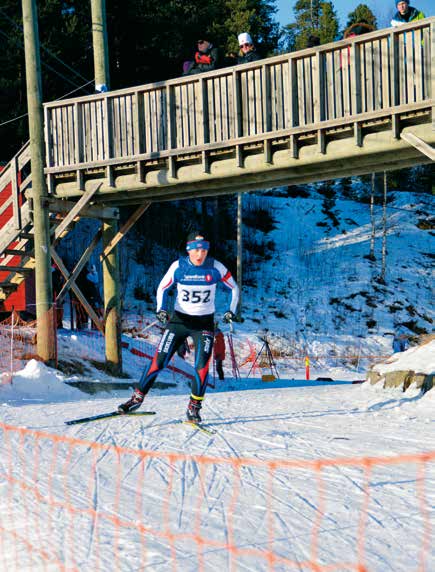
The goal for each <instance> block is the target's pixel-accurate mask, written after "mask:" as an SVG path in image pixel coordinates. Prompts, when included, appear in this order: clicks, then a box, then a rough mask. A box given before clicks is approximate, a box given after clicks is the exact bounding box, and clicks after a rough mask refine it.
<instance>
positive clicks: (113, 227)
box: [103, 220, 122, 375]
mask: <svg viewBox="0 0 435 572" xmlns="http://www.w3.org/2000/svg"><path fill="white" fill-rule="evenodd" d="M117 232H118V222H117V221H114V220H109V221H104V224H103V250H105V249H106V248H107V247H108V245H109V244H110V243H111V241H112V240H113V238H114V237H115V236H116V233H117ZM103 284H104V319H105V323H106V328H105V336H106V364H107V366H108V368H109V370H110V371H111V373H113V374H114V375H116V374H120V373H121V372H122V351H121V305H120V297H119V290H120V288H119V261H118V248H114V249H113V250H112V251H111V252H110V253H109V254H108V255H107V256H106V257H105V258H104V260H103Z"/></svg>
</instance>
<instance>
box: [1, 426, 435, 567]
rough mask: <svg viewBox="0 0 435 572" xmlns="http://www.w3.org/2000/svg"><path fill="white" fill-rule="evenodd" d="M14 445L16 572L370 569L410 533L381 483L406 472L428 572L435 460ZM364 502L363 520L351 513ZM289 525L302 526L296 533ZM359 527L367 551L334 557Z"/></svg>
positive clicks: (6, 524) (8, 500) (6, 482)
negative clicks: (387, 542)
mask: <svg viewBox="0 0 435 572" xmlns="http://www.w3.org/2000/svg"><path fill="white" fill-rule="evenodd" d="M0 444H1V459H2V462H1V463H0V483H2V495H1V497H0V510H1V515H2V517H1V519H0V569H2V570H8V571H15V570H22V569H29V570H30V569H32V570H33V569H35V570H36V569H38V570H40V569H41V570H74V571H75V570H77V571H79V570H80V571H82V570H93V571H94V570H95V571H98V570H101V571H104V572H109V571H111V570H146V569H152V570H154V569H161V570H174V571H175V570H180V571H183V572H184V570H207V569H216V567H218V566H220V567H221V568H222V569H228V570H234V571H235V570H241V569H255V570H295V571H296V570H297V571H301V570H302V571H305V570H306V571H314V572H330V571H331V572H332V571H335V570H337V571H338V570H349V571H358V572H368V571H369V570H371V566H370V552H369V550H367V545H368V544H369V543H370V542H371V540H372V538H371V537H372V535H373V534H374V535H376V533H378V532H379V530H380V529H382V528H384V527H385V526H388V524H389V525H390V526H391V527H392V530H391V531H390V532H389V538H393V537H394V535H395V533H396V532H395V530H394V527H395V518H394V516H393V518H391V519H389V517H388V510H389V511H393V510H394V508H393V506H390V507H385V506H382V505H381V504H379V503H378V502H377V499H376V491H377V487H378V486H379V479H385V478H386V476H387V475H388V476H389V478H390V479H391V478H392V477H394V479H397V478H398V475H401V474H402V473H401V471H405V472H406V475H407V479H408V480H407V482H408V483H412V484H411V485H410V486H411V487H412V488H413V491H414V494H413V495H411V497H412V498H413V502H412V506H411V507H409V506H408V510H409V511H410V513H412V515H413V517H414V518H413V520H412V522H413V524H412V528H411V529H410V530H409V533H410V534H412V535H413V538H416V539H418V540H417V546H418V550H417V551H416V552H415V553H413V558H414V562H415V567H413V568H412V569H413V570H420V571H423V570H428V568H426V565H427V563H428V559H429V550H430V546H431V523H430V516H429V500H428V498H427V497H428V494H427V491H426V485H427V481H428V482H429V481H430V476H429V475H426V470H428V468H429V465H430V468H431V469H433V465H432V463H433V462H434V460H435V451H432V452H427V453H420V454H407V455H400V456H395V457H361V458H340V459H318V460H311V461H309V460H306V461H305V460H291V459H288V460H285V459H273V460H260V459H256V458H243V457H238V458H226V457H208V456H199V455H198V456H195V455H186V454H181V453H177V452H173V453H161V452H157V451H147V450H141V449H135V448H126V447H119V446H115V445H112V444H103V443H96V442H90V441H83V440H81V439H77V438H70V437H66V436H62V435H53V434H49V433H46V432H42V431H36V430H30V429H26V428H22V427H14V426H10V425H6V424H3V423H0ZM344 473H346V478H344V480H343V483H347V488H345V487H344V488H343V489H342V490H340V491H339V492H340V494H339V497H340V498H339V499H336V498H333V497H334V494H335V495H336V494H337V489H335V493H334V491H333V489H332V486H331V482H332V480H331V479H336V478H337V477H338V476H340V475H343V474H344ZM349 476H350V477H351V479H349ZM347 479H349V480H347ZM298 482H300V483H303V486H304V488H303V489H302V490H303V491H304V496H305V497H306V498H303V499H302V502H301V499H300V498H299V497H298V494H296V488H295V487H296V486H297V483H298ZM223 483H226V485H227V486H226V488H225V491H223V490H222V487H223ZM283 483H284V485H283ZM290 483H291V487H292V489H291V490H284V489H283V486H285V487H286V488H287V487H288V486H289V484H290ZM357 483H358V484H357ZM248 485H249V486H248ZM355 485H356V486H355ZM223 492H225V493H226V494H222V493H223ZM340 501H343V502H340ZM350 501H352V503H353V505H352V508H353V512H349V513H348V514H346V510H345V509H346V507H347V503H349V502H350ZM396 502H399V499H396ZM336 506H339V508H340V510H338V511H337V512H335V511H336V508H335V507H336ZM385 511H386V513H387V514H385ZM340 518H341V520H340ZM407 518H408V517H407ZM286 519H288V523H290V524H292V526H290V524H289V525H288V526H284V525H283V521H285V520H286ZM383 521H384V522H385V524H384V523H383ZM259 523H261V525H260V526H258V524H259ZM416 523H417V524H416ZM404 524H405V521H404V520H403V519H402V523H401V527H403V526H404ZM380 525H381V526H380ZM349 529H352V530H353V536H354V542H353V543H352V544H351V545H349V543H344V544H343V547H342V550H341V551H340V550H338V552H334V551H331V550H330V546H331V544H330V543H331V538H330V536H331V534H332V535H333V536H332V538H333V542H334V546H336V545H338V544H339V543H340V541H341V536H340V533H341V532H342V531H343V532H344V531H347V533H348V534H349V532H348V531H349ZM283 531H286V532H285V534H283ZM326 542H327V543H329V546H328V547H327V548H328V549H325V547H324V543H326ZM380 542H382V539H381V540H380ZM392 544H394V543H392ZM391 550H392V552H394V550H395V548H394V546H392V547H391ZM384 556H385V554H384ZM391 562H394V554H392V555H391ZM377 569H379V568H377Z"/></svg>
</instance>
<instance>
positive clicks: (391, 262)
mask: <svg viewBox="0 0 435 572" xmlns="http://www.w3.org/2000/svg"><path fill="white" fill-rule="evenodd" d="M360 184H361V183H360V182H359V181H356V182H355V185H356V187H358V185H360ZM307 188H308V187H305V188H304V189H307ZM357 190H358V189H357ZM357 190H356V191H355V189H354V192H357ZM331 194H333V198H331ZM301 195H303V196H288V192H287V189H276V190H274V191H271V192H269V193H268V194H264V193H250V194H245V195H244V196H243V208H244V218H245V221H246V222H249V220H250V219H251V218H252V217H250V216H249V215H250V214H252V212H253V211H254V212H255V211H256V210H259V209H265V210H266V211H267V213H268V216H270V218H271V219H272V220H273V226H274V228H273V229H272V230H270V231H268V232H263V231H261V230H258V229H257V230H256V229H254V228H252V226H248V225H247V224H246V225H245V226H244V229H243V236H244V254H243V258H244V260H243V318H244V320H245V321H244V323H243V324H240V325H238V326H237V329H238V331H239V332H246V333H247V334H249V335H250V337H251V340H252V341H254V340H257V339H258V336H260V337H263V336H264V332H265V330H267V331H268V334H267V335H268V337H269V340H270V342H271V346H273V348H274V349H275V350H276V351H277V352H280V353H283V354H286V355H287V356H292V357H294V356H296V355H302V354H305V353H308V354H309V355H311V356H318V357H319V359H320V358H321V356H325V355H329V356H338V355H340V356H343V355H347V356H359V355H361V354H364V355H379V356H385V355H388V354H389V353H390V352H391V344H392V334H393V333H394V331H395V330H396V329H397V328H398V327H399V326H401V327H402V330H403V331H404V332H405V334H406V335H407V336H408V337H409V338H410V339H411V341H413V340H414V341H416V340H417V339H418V336H419V335H420V334H423V333H431V332H432V331H433V318H434V315H433V305H432V302H433V291H432V275H431V268H432V262H433V252H434V251H435V249H434V246H435V239H434V232H433V230H431V227H432V226H433V222H431V221H433V217H434V216H435V213H434V205H433V201H432V198H431V196H430V195H424V194H413V193H404V192H400V193H399V192H397V193H390V194H389V203H388V206H387V239H386V240H387V257H386V274H385V281H382V280H380V275H381V263H382V256H381V250H382V206H381V205H375V209H374V212H375V228H376V240H375V249H374V252H375V260H370V259H369V257H368V255H369V253H370V236H371V220H370V206H369V205H368V204H366V203H363V202H359V201H355V200H351V199H350V198H349V197H347V196H344V194H343V192H341V189H340V186H339V183H337V184H335V186H334V187H333V193H330V194H329V195H328V196H325V195H324V194H321V193H320V192H318V189H317V187H315V186H313V187H312V188H308V191H307V190H304V192H302V193H301ZM153 208H154V209H157V208H158V207H157V206H155V207H154V206H153V207H152V208H151V209H150V210H149V211H148V212H147V213H145V215H144V217H143V219H142V221H141V225H143V226H144V227H146V225H147V220H148V219H147V217H154V216H155V212H153ZM259 226H260V227H261V225H259ZM179 239H180V243H181V244H183V240H184V236H180V237H179ZM138 245H139V246H138ZM231 245H234V241H233V242H232V243H231V241H230V242H229V243H228V247H230V246H231ZM72 246H73V244H72V241H71V242H70V243H69V244H68V248H70V247H72ZM76 246H77V245H76ZM212 248H213V245H212ZM138 250H140V239H139V240H138V238H137V236H135V235H134V236H131V237H130V239H129V241H127V242H126V243H125V244H124V245H123V254H122V257H123V261H124V263H123V273H124V276H125V277H126V282H125V283H124V294H123V302H124V311H125V313H126V314H127V315H129V316H132V315H138V316H141V317H147V318H149V319H152V316H153V313H154V310H155V289H156V285H157V284H158V282H159V280H160V278H161V276H162V275H163V273H164V271H165V270H166V269H167V267H168V265H169V263H170V262H171V261H172V260H173V259H174V258H175V257H176V256H177V255H178V253H179V252H182V249H179V250H178V251H177V250H176V251H171V252H170V253H167V252H165V251H164V250H162V249H161V248H159V247H158V245H155V246H154V247H153V249H152V251H147V252H146V253H144V254H143V255H142V256H141V257H142V259H144V260H145V261H147V262H148V264H149V265H146V266H145V267H144V266H142V265H141V264H137V263H136V262H135V255H134V253H135V252H137V251H138ZM212 254H213V250H212ZM227 264H228V266H229V267H230V269H231V270H232V271H233V274H235V267H236V263H235V256H229V257H228V261H227ZM138 292H139V293H140V296H139V298H140V299H137V297H135V296H138V294H137V293H138ZM217 306H218V308H219V310H220V313H219V312H218V315H217V318H218V319H219V317H221V316H222V314H223V312H224V310H225V309H226V301H225V299H224V295H223V294H222V293H221V294H220V295H218V304H217ZM342 365H344V364H342ZM354 365H355V364H354Z"/></svg>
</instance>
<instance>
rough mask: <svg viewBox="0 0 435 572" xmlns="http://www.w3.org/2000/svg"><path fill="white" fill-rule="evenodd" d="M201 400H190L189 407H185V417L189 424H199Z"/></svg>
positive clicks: (192, 398)
mask: <svg viewBox="0 0 435 572" xmlns="http://www.w3.org/2000/svg"><path fill="white" fill-rule="evenodd" d="M201 401H202V399H195V398H194V397H191V398H190V401H189V405H188V407H187V411H186V416H187V420H188V421H190V422H191V423H201V421H202V420H201V416H200V415H199V410H200V409H201Z"/></svg>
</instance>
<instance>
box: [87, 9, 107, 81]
mask: <svg viewBox="0 0 435 572" xmlns="http://www.w3.org/2000/svg"><path fill="white" fill-rule="evenodd" d="M91 11H92V42H93V47H94V75H95V90H96V91H99V92H104V91H108V89H109V57H108V53H109V51H108V47H107V27H106V0H91Z"/></svg>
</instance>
